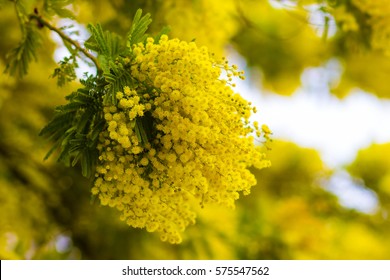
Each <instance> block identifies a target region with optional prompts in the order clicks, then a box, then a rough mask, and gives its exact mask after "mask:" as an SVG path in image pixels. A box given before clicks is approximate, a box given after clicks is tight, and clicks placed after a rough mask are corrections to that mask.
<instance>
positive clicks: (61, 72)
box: [51, 56, 78, 87]
mask: <svg viewBox="0 0 390 280" xmlns="http://www.w3.org/2000/svg"><path fill="white" fill-rule="evenodd" d="M59 64H60V67H57V68H56V69H54V73H53V74H52V75H51V77H52V78H56V77H57V85H58V86H60V87H62V86H64V85H65V84H67V83H69V82H71V81H74V80H75V79H76V78H77V76H76V71H75V69H76V68H77V67H78V64H77V61H76V57H75V56H70V57H64V58H63V59H62V60H61V61H60V62H59Z"/></svg>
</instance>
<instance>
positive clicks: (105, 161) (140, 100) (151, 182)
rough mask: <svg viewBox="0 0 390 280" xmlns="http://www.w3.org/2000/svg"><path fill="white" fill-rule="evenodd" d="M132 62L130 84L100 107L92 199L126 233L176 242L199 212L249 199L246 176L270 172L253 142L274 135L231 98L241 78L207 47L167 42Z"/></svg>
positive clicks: (136, 53)
mask: <svg viewBox="0 0 390 280" xmlns="http://www.w3.org/2000/svg"><path fill="white" fill-rule="evenodd" d="M132 53H133V57H131V58H129V61H128V65H129V68H130V70H129V71H131V76H132V77H133V78H134V79H135V80H136V82H135V83H134V85H129V86H126V87H124V89H123V92H118V93H117V95H116V97H117V100H118V103H117V105H111V106H107V107H105V108H104V114H105V115H104V117H105V120H106V121H107V124H108V125H107V130H105V131H104V132H102V133H101V135H100V144H99V145H98V149H99V152H100V157H99V166H98V167H97V169H96V180H95V185H94V187H93V189H92V193H93V194H95V195H98V197H99V198H100V201H101V204H103V205H109V206H111V207H116V208H117V209H118V210H119V211H121V213H122V214H121V219H122V220H124V221H126V222H127V224H129V225H130V226H133V227H138V228H146V230H147V231H149V232H154V231H156V232H159V233H160V234H161V235H160V236H161V239H162V240H163V241H165V240H168V241H169V242H171V243H179V242H180V241H181V234H180V233H181V232H182V231H184V229H185V228H186V227H187V226H188V225H189V224H192V223H194V222H195V217H196V214H195V210H194V206H195V204H200V205H201V206H203V205H206V204H210V203H216V204H223V205H226V206H228V207H234V201H235V200H236V199H238V198H239V194H240V193H241V192H242V193H243V194H249V192H250V188H251V186H253V185H255V183H256V180H255V178H254V176H253V175H252V174H251V173H250V172H249V170H248V167H250V166H255V167H257V168H264V167H267V166H269V161H268V160H266V159H265V156H264V153H263V152H262V147H260V146H257V145H255V143H254V137H253V136H252V133H256V134H257V135H258V136H260V135H262V136H264V137H265V139H268V137H269V134H270V131H269V129H268V128H267V127H266V126H263V128H262V130H261V129H259V127H258V123H253V124H251V123H250V121H249V117H250V115H251V112H252V111H254V110H255V108H254V107H252V106H251V105H250V103H249V102H247V101H246V100H244V99H243V98H242V97H241V96H240V95H239V94H237V93H235V92H234V91H233V90H232V87H231V86H232V85H233V84H232V79H233V77H234V76H238V77H241V78H243V76H242V74H243V72H240V71H238V70H237V67H236V66H229V65H228V63H227V61H219V62H218V61H216V60H215V59H214V58H213V57H212V56H210V55H209V52H208V50H207V48H205V47H201V48H198V47H197V46H196V44H195V43H193V42H191V43H187V42H184V41H180V40H178V39H173V40H169V39H168V37H167V36H166V35H163V36H162V37H161V39H160V40H159V41H158V42H154V40H153V39H152V38H149V39H148V40H147V43H145V44H143V43H140V44H138V45H135V46H133V48H132ZM222 71H225V74H226V77H227V78H226V79H227V80H224V79H222V78H221V74H222ZM194 203H195V204H194Z"/></svg>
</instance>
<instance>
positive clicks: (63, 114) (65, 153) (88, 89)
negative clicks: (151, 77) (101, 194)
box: [40, 76, 106, 177]
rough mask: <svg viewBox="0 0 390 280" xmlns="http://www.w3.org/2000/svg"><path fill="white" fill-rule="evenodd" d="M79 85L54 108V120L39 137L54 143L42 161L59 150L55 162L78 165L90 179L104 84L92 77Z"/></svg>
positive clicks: (101, 125) (102, 124)
mask: <svg viewBox="0 0 390 280" xmlns="http://www.w3.org/2000/svg"><path fill="white" fill-rule="evenodd" d="M81 83H82V85H83V86H84V87H83V88H80V89H78V90H77V91H75V92H73V93H72V94H70V95H68V96H67V98H66V99H67V101H68V103H67V104H65V105H62V106H58V107H57V108H56V110H55V115H54V118H53V119H52V120H51V122H50V123H49V124H48V125H47V126H45V127H44V128H43V129H42V131H41V133H40V135H42V136H46V137H47V138H49V139H51V140H52V141H53V142H54V145H53V147H52V148H51V149H50V150H49V152H48V154H47V155H46V158H48V157H49V156H50V155H51V154H52V153H53V152H54V151H56V150H59V152H60V154H59V157H58V161H60V162H63V163H65V164H66V165H68V166H70V165H72V166H74V165H76V164H77V163H81V164H80V165H81V168H82V174H83V175H84V176H86V177H90V176H91V174H92V173H93V170H94V168H95V165H96V162H97V159H98V151H97V149H96V145H97V143H98V139H99V137H98V136H99V134H100V133H101V131H102V130H103V129H104V128H105V126H106V122H105V120H104V118H103V113H102V112H103V109H102V99H101V96H102V92H103V91H104V86H105V83H103V82H101V81H99V78H96V77H94V76H89V77H87V79H86V80H83V81H81Z"/></svg>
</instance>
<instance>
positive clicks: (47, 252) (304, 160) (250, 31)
mask: <svg viewBox="0 0 390 280" xmlns="http://www.w3.org/2000/svg"><path fill="white" fill-rule="evenodd" d="M11 2H12V1H0V3H1V4H0V14H1V17H0V25H1V26H2V27H3V28H1V29H0V38H2V40H0V55H1V56H0V68H1V69H2V70H3V69H4V68H5V65H6V53H7V52H8V51H9V50H11V49H12V48H13V47H15V46H16V45H17V43H18V42H19V41H20V39H21V32H20V30H19V26H18V23H17V21H18V19H17V17H16V15H15V11H14V7H13V4H12V3H11ZM25 2H26V3H27V4H28V5H27V6H28V7H29V8H31V12H32V11H33V9H34V7H36V6H39V5H41V4H42V3H41V2H42V1H39V0H37V1H34V0H31V1H29V0H25ZM70 8H71V9H72V10H73V11H74V12H75V15H76V17H75V19H74V20H73V21H70V20H66V21H64V20H60V19H54V22H55V25H57V26H63V25H70V24H75V27H74V30H81V32H80V33H79V34H76V33H73V35H72V37H73V38H74V39H77V40H80V41H81V42H83V40H86V38H88V34H85V27H84V26H85V25H86V24H87V23H89V22H92V23H96V22H100V23H101V24H102V25H103V27H104V28H107V29H110V30H113V31H115V32H116V33H118V34H120V35H125V34H126V33H127V31H128V29H129V27H130V26H131V19H132V17H133V15H134V13H135V11H136V10H137V9H139V8H142V9H143V10H144V11H145V12H150V13H151V15H152V18H153V23H152V30H150V32H151V33H153V32H158V31H159V30H160V29H161V28H162V27H163V26H167V25H169V26H170V27H171V30H172V31H171V33H170V37H179V38H180V39H182V40H188V41H191V40H195V42H196V43H197V44H198V45H206V46H208V48H209V49H210V51H212V52H214V53H215V54H216V55H218V56H226V57H228V59H229V61H230V62H231V63H235V64H238V65H239V67H240V68H241V69H244V70H245V71H246V76H247V79H246V80H245V81H242V82H240V83H238V84H237V91H238V92H240V93H241V94H242V95H243V96H244V97H245V98H247V99H249V100H251V101H252V102H253V103H254V104H255V105H256V107H257V109H258V111H259V112H258V113H257V115H256V116H254V119H256V120H258V121H259V122H260V123H266V124H268V125H269V127H270V128H271V130H272V131H273V135H272V138H273V142H272V143H271V144H270V145H269V146H270V151H269V152H268V156H269V158H270V160H271V162H272V167H271V168H268V169H264V170H261V171H257V170H255V169H254V170H252V171H253V173H254V174H256V177H257V181H258V184H257V185H256V186H255V187H253V188H252V192H251V194H250V195H248V196H242V197H240V199H239V200H238V201H237V207H236V209H235V210H228V209H225V208H222V207H217V206H215V207H207V208H205V209H202V210H200V212H199V215H198V219H197V223H196V224H195V225H194V226H191V227H189V228H188V229H187V230H186V232H185V233H184V236H183V242H182V244H180V245H171V244H167V243H163V242H161V241H160V239H159V237H158V236H157V235H154V234H150V233H147V232H146V231H145V230H137V229H133V228H129V227H128V226H127V225H126V224H125V223H123V222H121V221H120V220H119V215H118V213H117V212H116V210H115V209H111V208H108V207H102V206H99V204H98V203H97V202H94V201H93V200H91V194H90V188H91V182H90V181H88V180H87V179H85V178H83V177H82V176H81V172H80V170H79V167H78V166H77V167H76V168H73V169H70V168H66V167H64V166H63V165H60V164H58V163H56V161H55V159H49V160H47V161H43V158H44V156H45V154H46V152H47V151H48V149H49V148H50V143H49V142H48V141H47V140H44V139H42V138H40V137H39V136H38V133H39V131H40V130H41V128H42V127H43V126H44V125H45V124H46V123H47V122H48V120H49V119H50V118H51V117H52V116H53V108H54V106H57V105H60V104H63V103H64V102H65V100H64V97H65V96H66V95H67V94H69V93H70V92H71V91H72V90H74V89H76V88H77V86H78V85H77V83H71V84H69V85H67V86H65V87H62V88H59V87H57V85H56V81H55V80H54V79H51V78H50V75H51V74H52V72H53V69H54V68H55V67H56V64H55V62H56V61H59V60H60V59H61V57H62V56H63V55H64V52H65V50H64V48H63V47H62V46H61V44H59V40H58V38H57V37H56V35H54V34H51V33H50V32H47V30H42V31H41V32H42V34H43V35H44V36H42V45H43V46H44V47H43V48H41V49H40V50H39V55H38V57H37V62H36V63H33V64H32V65H31V67H30V71H29V74H28V75H27V76H26V77H25V78H23V79H16V78H12V77H9V76H8V75H6V74H1V76H0V258H1V259H389V258H390V238H389V236H390V234H389V233H390V223H389V219H390V217H389V210H390V102H389V99H388V98H389V97H390V83H389V82H388V78H389V77H390V17H389V16H388V15H389V14H390V7H389V5H388V3H387V2H386V0H380V1H366V0H336V1H335V0H329V1H327V0H291V1H282V0H279V1H276V0H273V1H271V0H269V1H268V0H256V1H255V0H223V1H222V0H213V1H206V0H177V1H173V0H165V1H163V0H155V1H152V0H128V1H126V0H113V1H92V0H76V1H74V3H73V5H71V6H70ZM68 32H69V30H68ZM79 64H80V66H81V67H80V68H81V69H80V72H79V75H80V77H81V76H82V73H83V72H85V71H93V70H91V69H89V68H88V67H87V66H85V64H84V63H83V62H82V61H79Z"/></svg>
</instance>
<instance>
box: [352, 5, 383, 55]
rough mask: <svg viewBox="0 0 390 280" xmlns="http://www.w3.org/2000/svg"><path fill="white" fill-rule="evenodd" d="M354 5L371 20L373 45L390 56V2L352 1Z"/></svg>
mask: <svg viewBox="0 0 390 280" xmlns="http://www.w3.org/2000/svg"><path fill="white" fill-rule="evenodd" d="M352 3H353V4H354V5H355V6H356V7H357V8H359V10H361V11H362V12H363V13H364V14H367V15H368V16H369V17H370V18H369V22H368V23H369V24H370V26H371V29H372V34H371V45H372V47H373V48H374V49H377V50H382V51H384V52H385V53H386V54H390V17H389V15H390V5H389V1H388V0H375V1H372V0H352Z"/></svg>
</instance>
